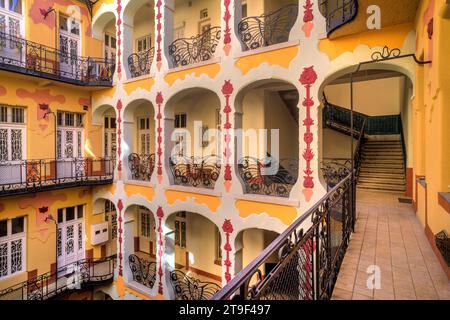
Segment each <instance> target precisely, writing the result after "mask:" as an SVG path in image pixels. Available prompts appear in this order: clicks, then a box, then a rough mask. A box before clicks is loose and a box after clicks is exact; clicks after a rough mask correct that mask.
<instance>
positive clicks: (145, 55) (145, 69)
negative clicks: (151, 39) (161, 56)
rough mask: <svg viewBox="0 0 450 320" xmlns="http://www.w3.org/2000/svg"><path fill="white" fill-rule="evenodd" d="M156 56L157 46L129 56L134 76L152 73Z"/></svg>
mask: <svg viewBox="0 0 450 320" xmlns="http://www.w3.org/2000/svg"><path fill="white" fill-rule="evenodd" d="M154 56H155V48H154V47H152V48H150V49H148V50H145V51H142V52H137V53H133V54H131V55H130V56H129V57H128V69H129V70H130V73H131V76H132V77H133V78H136V77H140V76H143V75H146V74H150V70H151V68H152V63H153V57H154Z"/></svg>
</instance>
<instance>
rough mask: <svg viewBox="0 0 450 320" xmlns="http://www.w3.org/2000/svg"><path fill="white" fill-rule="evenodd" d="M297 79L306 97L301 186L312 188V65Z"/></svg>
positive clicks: (313, 77) (314, 80) (304, 102)
mask: <svg viewBox="0 0 450 320" xmlns="http://www.w3.org/2000/svg"><path fill="white" fill-rule="evenodd" d="M299 81H300V83H301V84H302V85H303V86H304V87H305V88H306V98H305V99H304V100H303V106H304V107H305V108H306V118H305V119H304V120H303V125H304V126H305V127H306V132H305V134H304V136H303V141H304V142H305V143H306V149H305V151H304V152H303V159H305V160H306V169H305V170H304V173H305V176H304V177H303V178H304V180H303V186H304V187H305V188H314V180H313V177H312V174H313V170H312V169H311V161H312V160H313V159H314V153H313V152H312V149H311V144H312V142H313V140H314V137H313V134H312V132H311V127H312V126H313V125H314V120H313V119H312V118H311V107H313V106H314V101H313V99H312V98H311V86H312V85H313V84H314V83H315V82H316V81H317V74H316V72H315V71H314V66H312V67H309V68H304V69H303V73H302V74H301V76H300V79H299Z"/></svg>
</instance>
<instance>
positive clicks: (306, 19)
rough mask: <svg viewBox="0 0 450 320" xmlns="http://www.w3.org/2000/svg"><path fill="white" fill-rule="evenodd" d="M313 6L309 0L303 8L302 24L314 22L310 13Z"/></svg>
mask: <svg viewBox="0 0 450 320" xmlns="http://www.w3.org/2000/svg"><path fill="white" fill-rule="evenodd" d="M312 6H313V4H312V3H311V0H307V1H306V4H305V5H304V6H303V8H304V9H305V14H304V15H303V22H305V23H306V22H310V21H313V20H314V15H313V11H312Z"/></svg>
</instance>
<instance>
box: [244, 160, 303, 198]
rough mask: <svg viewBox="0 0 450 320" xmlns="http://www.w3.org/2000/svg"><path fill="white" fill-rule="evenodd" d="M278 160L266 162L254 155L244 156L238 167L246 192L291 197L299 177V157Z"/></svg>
mask: <svg viewBox="0 0 450 320" xmlns="http://www.w3.org/2000/svg"><path fill="white" fill-rule="evenodd" d="M276 162H277V161H276V160H273V161H269V162H265V161H264V160H260V159H256V158H253V157H245V158H243V159H242V160H241V161H240V163H239V166H238V167H239V174H240V176H241V179H242V181H243V182H244V187H245V193H250V194H259V195H264V196H275V197H282V198H289V194H290V192H291V190H292V188H293V187H294V185H295V183H296V182H297V178H298V164H299V163H298V159H282V160H280V161H279V163H276ZM272 169H274V170H272ZM265 170H267V173H265Z"/></svg>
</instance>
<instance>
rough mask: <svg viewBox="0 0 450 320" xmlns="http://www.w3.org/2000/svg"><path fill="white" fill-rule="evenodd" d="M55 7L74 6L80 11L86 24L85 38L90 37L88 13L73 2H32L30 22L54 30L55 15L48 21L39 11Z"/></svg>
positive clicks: (38, 0)
mask: <svg viewBox="0 0 450 320" xmlns="http://www.w3.org/2000/svg"><path fill="white" fill-rule="evenodd" d="M55 5H58V6H61V7H66V8H67V7H69V6H76V7H78V9H79V10H80V11H79V13H80V14H81V16H82V17H81V19H82V20H83V22H84V23H86V36H88V37H90V36H91V35H92V28H91V17H90V15H89V11H88V10H87V8H85V7H83V6H79V5H78V4H77V3H76V2H74V1H69V0H34V1H33V2H32V5H31V8H30V14H29V17H30V18H31V20H32V21H33V22H34V23H36V24H44V25H46V26H47V27H49V28H50V29H51V30H53V29H54V28H55V15H54V14H53V13H52V14H51V15H52V17H51V18H50V19H49V18H47V19H44V17H43V15H42V13H41V9H45V10H46V9H47V8H50V7H54V6H55ZM67 13H68V14H73V12H69V11H67Z"/></svg>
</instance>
